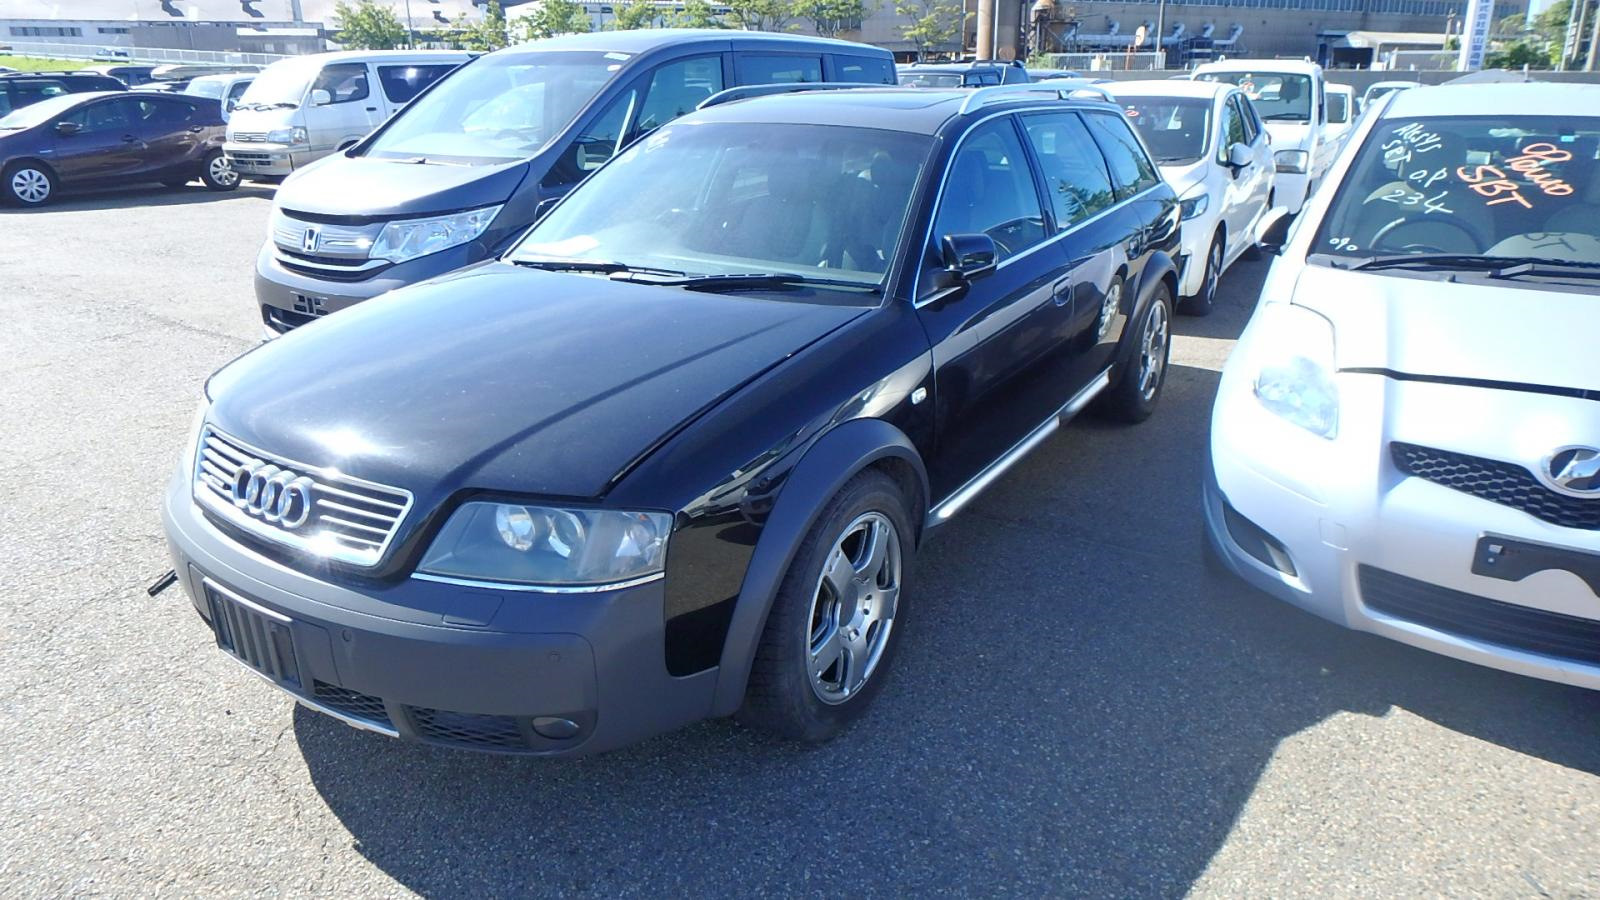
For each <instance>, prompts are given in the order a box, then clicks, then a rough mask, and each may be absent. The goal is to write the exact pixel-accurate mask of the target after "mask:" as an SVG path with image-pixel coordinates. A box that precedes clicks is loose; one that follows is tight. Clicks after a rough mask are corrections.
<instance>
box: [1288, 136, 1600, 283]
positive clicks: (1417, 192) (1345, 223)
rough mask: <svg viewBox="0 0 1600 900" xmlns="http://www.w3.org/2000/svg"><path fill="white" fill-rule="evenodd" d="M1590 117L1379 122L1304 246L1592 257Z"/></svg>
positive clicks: (1597, 211)
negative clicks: (1310, 243) (1309, 244)
mask: <svg viewBox="0 0 1600 900" xmlns="http://www.w3.org/2000/svg"><path fill="white" fill-rule="evenodd" d="M1597 157H1600V118H1596V117H1585V116H1570V117H1562V118H1555V117H1545V116H1539V117H1534V116H1505V115H1496V116H1484V117H1481V118H1480V117H1456V116H1450V117H1427V118H1416V119H1411V118H1390V119H1385V120H1384V121H1383V122H1380V123H1379V124H1378V126H1377V127H1376V128H1374V129H1373V131H1372V133H1371V134H1370V135H1368V136H1367V139H1366V141H1365V143H1363V144H1362V145H1361V148H1360V151H1359V152H1358V153H1357V154H1356V157H1355V159H1354V161H1353V162H1352V163H1351V166H1350V171H1349V172H1348V173H1347V174H1346V176H1345V179H1344V181H1343V183H1342V184H1340V186H1339V191H1338V193H1337V194H1336V195H1335V197H1334V199H1333V203H1332V205H1331V206H1330V207H1329V209H1328V214H1327V215H1326V216H1325V217H1324V218H1323V220H1322V223H1321V226H1320V227H1319V229H1318V231H1317V236H1316V238H1315V242H1314V244H1313V245H1312V248H1311V252H1312V253H1322V254H1332V255H1333V256H1335V257H1342V258H1345V259H1347V260H1350V261H1352V262H1355V261H1359V260H1362V259H1368V258H1371V257H1378V256H1381V257H1388V256H1391V255H1402V254H1405V255H1433V254H1461V255H1464V256H1482V257H1486V258H1491V259H1497V258H1504V259H1519V260H1526V259H1535V260H1549V261H1552V262H1566V263H1579V264H1600V227H1597V223H1600V158H1597Z"/></svg>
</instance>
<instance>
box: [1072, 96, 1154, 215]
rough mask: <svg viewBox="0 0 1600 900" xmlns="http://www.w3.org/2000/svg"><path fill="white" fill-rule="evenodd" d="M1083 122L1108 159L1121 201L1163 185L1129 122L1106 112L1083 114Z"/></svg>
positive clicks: (1108, 166)
mask: <svg viewBox="0 0 1600 900" xmlns="http://www.w3.org/2000/svg"><path fill="white" fill-rule="evenodd" d="M1083 120H1084V122H1085V123H1086V124H1087V125H1088V126H1089V132H1090V133H1091V134H1093V135H1094V141H1095V143H1096V144H1097V145H1099V147H1100V152H1101V154H1103V155H1104V156H1105V159H1106V168H1107V169H1109V170H1110V171H1111V182H1112V185H1113V187H1115V188H1116V191H1117V199H1118V200H1126V199H1127V198H1129V197H1132V196H1133V195H1134V194H1137V193H1139V192H1140V191H1143V190H1147V189H1149V188H1153V187H1155V186H1156V185H1157V184H1160V183H1161V177H1160V176H1159V175H1157V174H1156V167H1155V165H1154V164H1153V163H1151V162H1150V157H1149V155H1147V154H1146V153H1145V152H1144V147H1143V146H1142V145H1141V144H1140V143H1139V139H1138V138H1137V137H1135V136H1134V134H1133V129H1131V128H1129V127H1128V123H1127V121H1126V120H1124V119H1123V118H1122V117H1121V116H1119V115H1116V114H1115V113H1103V112H1090V113H1084V116H1083Z"/></svg>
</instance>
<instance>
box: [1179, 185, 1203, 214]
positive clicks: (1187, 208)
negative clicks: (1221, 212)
mask: <svg viewBox="0 0 1600 900" xmlns="http://www.w3.org/2000/svg"><path fill="white" fill-rule="evenodd" d="M1210 206H1211V195H1210V194H1208V193H1206V189H1205V185H1201V186H1200V189H1199V191H1197V192H1196V193H1195V194H1194V195H1193V196H1190V197H1185V198H1184V199H1182V200H1179V201H1178V212H1180V213H1181V214H1182V216H1183V219H1184V220H1188V219H1192V218H1194V217H1195V216H1198V215H1200V214H1201V213H1203V212H1205V211H1206V210H1207V209H1208V208H1210Z"/></svg>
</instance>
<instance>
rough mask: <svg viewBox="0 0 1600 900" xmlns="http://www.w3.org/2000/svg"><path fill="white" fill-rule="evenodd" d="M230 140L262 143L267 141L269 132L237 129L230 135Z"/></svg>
mask: <svg viewBox="0 0 1600 900" xmlns="http://www.w3.org/2000/svg"><path fill="white" fill-rule="evenodd" d="M228 140H230V141H238V142H239V143H241V144H262V143H266V140H267V133H266V132H265V131H235V132H234V133H233V134H230V135H228Z"/></svg>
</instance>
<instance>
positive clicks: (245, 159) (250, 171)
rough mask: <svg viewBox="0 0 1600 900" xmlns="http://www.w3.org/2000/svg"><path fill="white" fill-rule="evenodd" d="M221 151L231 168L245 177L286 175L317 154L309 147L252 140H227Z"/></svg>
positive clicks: (308, 161)
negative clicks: (242, 141) (244, 141)
mask: <svg viewBox="0 0 1600 900" xmlns="http://www.w3.org/2000/svg"><path fill="white" fill-rule="evenodd" d="M222 152H223V153H224V154H225V155H226V156H227V157H228V163H229V165H231V166H233V170H234V171H235V172H238V173H239V174H240V175H243V176H245V177H247V178H248V177H250V176H251V175H266V176H272V177H278V176H283V175H288V174H289V173H291V172H293V171H294V170H295V169H298V168H300V167H302V166H304V165H306V164H307V163H310V162H311V161H312V160H315V159H316V158H317V156H318V154H315V153H313V152H312V150H311V148H310V147H290V146H288V145H286V144H263V143H256V142H254V141H251V142H246V143H240V142H238V141H229V142H227V143H225V144H223V145H222Z"/></svg>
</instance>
